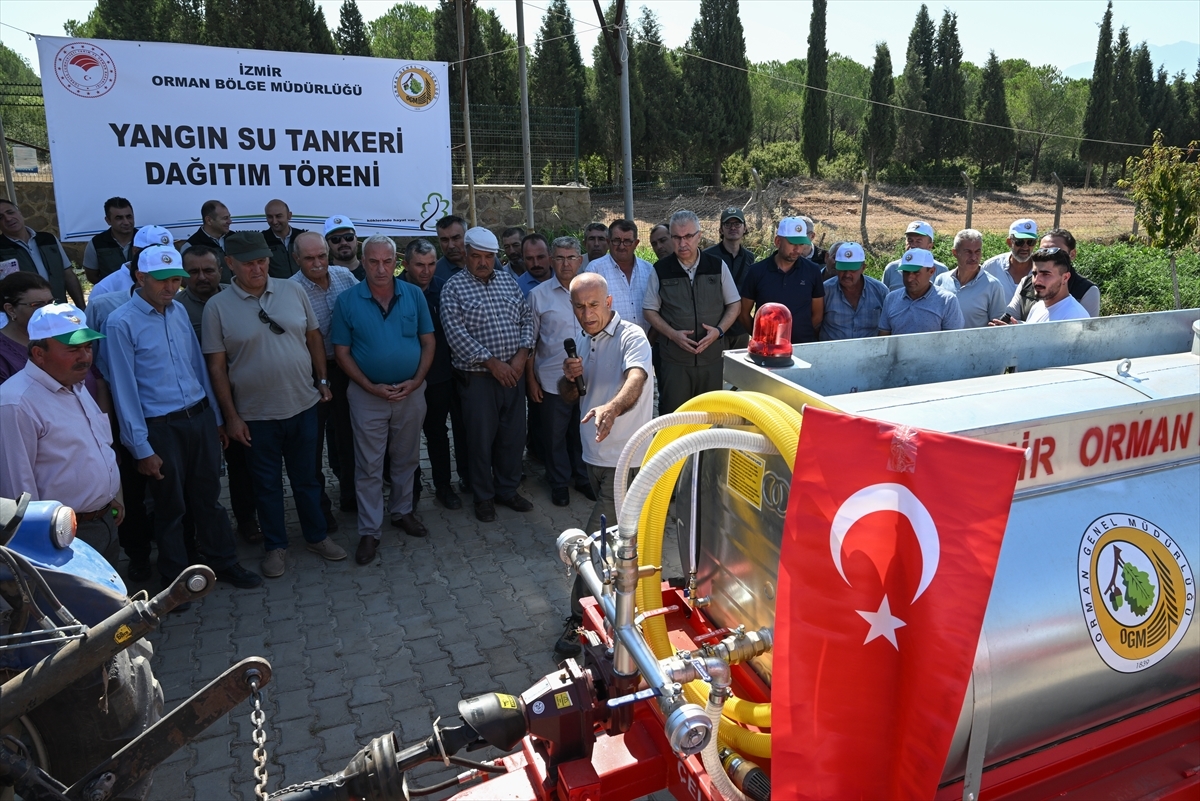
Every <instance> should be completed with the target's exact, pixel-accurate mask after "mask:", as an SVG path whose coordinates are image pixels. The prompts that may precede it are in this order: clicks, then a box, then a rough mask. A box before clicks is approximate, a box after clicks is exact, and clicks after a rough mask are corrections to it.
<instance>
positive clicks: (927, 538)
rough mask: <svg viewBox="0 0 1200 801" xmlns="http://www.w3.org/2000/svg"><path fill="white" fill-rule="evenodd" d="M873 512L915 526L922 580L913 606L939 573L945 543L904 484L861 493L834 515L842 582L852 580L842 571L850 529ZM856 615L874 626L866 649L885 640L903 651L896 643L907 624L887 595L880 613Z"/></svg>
mask: <svg viewBox="0 0 1200 801" xmlns="http://www.w3.org/2000/svg"><path fill="white" fill-rule="evenodd" d="M872 512H896V513H898V514H902V515H904V516H905V517H906V518H908V521H909V523H911V524H912V528H913V532H914V533H915V534H916V536H917V543H918V544H919V545H920V548H921V580H920V582H919V583H918V584H917V591H916V593H915V594H914V595H913V602H915V601H916V600H917V599H918V598H920V597H921V594H922V593H923V592H925V590H926V589H928V587H929V584H930V582H932V581H933V577H934V575H935V574H936V573H937V568H938V560H939V558H940V557H941V540H940V539H939V537H938V530H937V526H936V525H935V524H934V522H933V517H932V516H931V515H930V514H929V510H928V509H926V508H925V504H923V503H921V501H920V499H918V498H917V496H916V495H913V493H912V491H911V490H910V489H909V488H908V487H905V486H903V485H901V484H872V485H871V486H869V487H864V488H863V489H860V490H859V491H858V492H856V493H854V494H853V495H851V496H850V497H849V498H847V499H846V500H845V501H844V502H843V503H842V505H841V506H840V507H839V508H838V510H837V514H835V515H834V517H833V525H832V526H831V527H830V529H829V550H830V553H831V554H832V555H833V565H834V567H836V568H837V571H838V573H839V574H840V575H841V577H842V580H843V581H845V582H846V584H847V585H849V584H850V579H848V578H846V571H845V569H843V567H842V543H843V542H844V541H845V539H846V535H847V534H848V533H849V531H850V528H851V527H852V526H853V525H854V524H855V523H857V522H858V521H859V520H861V519H862V518H863V517H865V516H867V515H869V514H871V513H872ZM880 578H884V576H882V575H881V576H880ZM855 611H857V612H858V614H859V615H860V616H861V617H862V618H863V619H864V620H866V621H867V622H868V623H869V624H870V626H871V628H870V630H869V631H868V632H867V638H866V639H865V640H864V641H863V644H864V645H866V644H867V643H869V642H870V641H871V640H873V639H875V638H877V637H884V638H886V639H887V641H888V642H890V643H891V644H892V646H893V647H894V648H895V649H896V650H897V651H899V650H900V646H899V644H898V643H897V641H896V629H898V628H900V627H901V626H903V625H905V623H904V621H903V620H900V619H899V618H897V617H895V616H894V615H893V614H892V611H891V605H890V603H889V602H888V597H887V595H886V594H885V595H884V596H883V602H882V603H881V604H880V606H879V609H878V610H877V611H875V612H863V611H859V610H855Z"/></svg>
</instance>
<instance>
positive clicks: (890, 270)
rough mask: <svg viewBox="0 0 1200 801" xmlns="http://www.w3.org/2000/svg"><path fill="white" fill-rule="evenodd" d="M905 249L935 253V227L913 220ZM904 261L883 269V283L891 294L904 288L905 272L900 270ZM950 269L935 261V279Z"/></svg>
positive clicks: (893, 263) (906, 237) (898, 260)
mask: <svg viewBox="0 0 1200 801" xmlns="http://www.w3.org/2000/svg"><path fill="white" fill-rule="evenodd" d="M904 247H906V248H908V249H909V250H914V249H918V250H928V251H929V252H930V253H933V226H932V225H930V224H929V223H927V222H925V221H924V220H913V221H912V222H910V223H909V224H908V228H907V229H905V231H904ZM901 262H902V259H896V260H895V261H894V262H891V263H890V264H888V266H887V267H884V268H883V283H884V284H885V285H886V286H887V288H888V291H889V292H894V291H895V290H897V289H900V288H901V287H902V286H904V271H903V270H902V269H901V268H900V264H901ZM948 272H950V269H949V268H948V267H947V266H946V265H944V264H942V263H941V262H940V261H938V260H937V259H934V260H933V277H934V278H937V277H938V276H939V275H941V274H942V273H948Z"/></svg>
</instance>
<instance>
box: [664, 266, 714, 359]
mask: <svg viewBox="0 0 1200 801" xmlns="http://www.w3.org/2000/svg"><path fill="white" fill-rule="evenodd" d="M722 264H723V262H722V261H721V260H720V259H718V258H717V257H715V256H713V255H711V254H709V253H701V254H700V262H699V264H697V265H696V275H695V278H694V279H692V280H689V279H688V275H687V273H686V272H684V269H683V267H682V266H681V265H680V264H679V258H678V257H677V256H675V255H674V254H672V255H670V256H667V257H666V258H665V259H663V260H662V261H660V262H658V263H656V264H655V265H654V271H655V273H657V274H658V299H659V304H660V305H659V309H658V313H659V314H660V315H661V316H662V318H663V320H664V321H665V322H666V323H667V325H669V326H671V327H672V328H674V329H676V330H679V331H692V332H694V333H693V334H692V339H694V340H697V341H698V340H701V339H703V338H704V337H705V336H706V335H707V333H708V332H707V331H705V330H704V324H707V325H711V326H716V325H718V324H719V323H720V322H721V317H722V316H724V314H725V299H724V297H723V296H722V294H721V267H722ZM722 344H723V343H722V342H721V341H717V342H714V343H713V344H712V345H710V346H708V347H707V348H705V349H704V352H703V353H700V354H695V353H688V352H687V351H685V350H683V349H682V348H680V347H679V346H678V345H676V344H675V343H674V342H671V341H670V340H667V339H664V340H659V353H660V354H661V355H662V358H663V361H668V362H671V363H673V364H683V365H688V366H699V365H702V364H712V363H713V362H717V361H720V360H721V351H722V350H723V347H722Z"/></svg>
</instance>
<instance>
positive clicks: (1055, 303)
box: [991, 248, 1091, 325]
mask: <svg viewBox="0 0 1200 801" xmlns="http://www.w3.org/2000/svg"><path fill="white" fill-rule="evenodd" d="M1030 262H1031V263H1032V264H1033V291H1034V293H1035V294H1036V295H1037V299H1038V300H1037V303H1035V304H1033V308H1031V309H1030V310H1029V317H1028V318H1026V320H1025V322H1027V323H1054V322H1059V321H1061V320H1086V319H1087V318H1088V317H1090V316H1091V315H1089V314H1088V312H1087V309H1085V308H1083V305H1082V304H1081V303H1080V302H1079V301H1077V300H1075V298H1073V297H1072V296H1071V291H1070V289H1069V288H1068V284H1069V283H1070V280H1071V270H1072V265H1071V257H1070V255H1068V254H1067V251H1065V250H1063V249H1062V248H1042V249H1040V250H1037V251H1035V252H1034V253H1033V255H1032V256H1031V257H1030ZM1017 322H1019V321H1016V320H1013V321H1008V320H1004V319H1003V318H1001V319H998V320H992V322H991V325H1013V324H1015V323H1017Z"/></svg>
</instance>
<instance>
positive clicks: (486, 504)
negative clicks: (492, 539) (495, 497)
mask: <svg viewBox="0 0 1200 801" xmlns="http://www.w3.org/2000/svg"><path fill="white" fill-rule="evenodd" d="M475 518H476V519H477V520H479V522H481V523H491V522H493V521H495V519H496V504H495V503H494V502H493V501H491V500H486V501H475Z"/></svg>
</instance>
